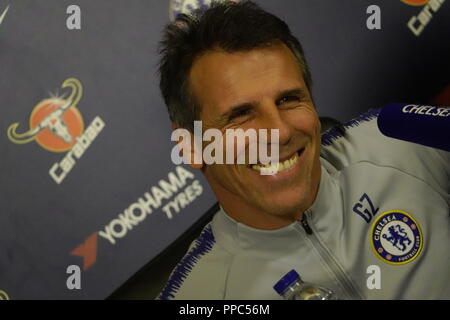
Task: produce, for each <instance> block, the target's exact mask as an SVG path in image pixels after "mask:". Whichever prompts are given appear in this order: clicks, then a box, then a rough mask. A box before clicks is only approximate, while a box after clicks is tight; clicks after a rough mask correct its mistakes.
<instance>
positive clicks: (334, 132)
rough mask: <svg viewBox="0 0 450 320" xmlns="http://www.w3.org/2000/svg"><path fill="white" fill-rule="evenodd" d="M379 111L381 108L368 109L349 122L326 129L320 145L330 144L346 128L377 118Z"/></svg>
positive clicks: (340, 135)
mask: <svg viewBox="0 0 450 320" xmlns="http://www.w3.org/2000/svg"><path fill="white" fill-rule="evenodd" d="M380 111H381V108H378V109H370V110H369V111H367V112H365V113H363V114H361V115H360V116H358V117H356V118H354V119H353V120H350V121H349V122H346V123H344V124H342V125H338V126H335V127H333V128H331V129H328V130H327V131H325V132H324V133H323V134H322V136H321V140H322V146H330V145H331V144H332V143H333V142H334V141H336V140H338V139H339V138H341V137H343V136H344V135H345V130H346V129H350V128H354V127H357V126H359V125H360V124H362V123H364V122H369V121H371V120H373V119H376V118H378V115H379V114H380Z"/></svg>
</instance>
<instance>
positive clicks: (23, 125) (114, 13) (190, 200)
mask: <svg viewBox="0 0 450 320" xmlns="http://www.w3.org/2000/svg"><path fill="white" fill-rule="evenodd" d="M256 2H257V3H259V4H261V6H262V7H264V8H266V9H268V10H269V11H271V12H273V13H275V14H277V15H279V16H280V17H281V18H283V19H285V20H286V22H287V23H288V24H289V25H290V27H291V29H292V30H293V32H294V34H295V35H296V36H298V38H299V39H300V41H301V42H302V44H303V46H304V49H305V52H306V57H307V59H308V61H309V64H310V67H311V70H312V74H313V81H314V87H313V94H314V98H315V102H316V105H317V108H318V111H319V114H320V115H321V116H329V117H333V118H336V119H338V120H340V121H346V120H349V119H350V118H352V117H354V116H356V115H358V114H360V113H361V112H363V111H366V110H367V109H369V108H373V107H380V106H382V105H384V104H385V103H387V102H390V101H399V102H400V101H401V102H414V103H429V102H431V101H433V99H434V98H435V97H437V98H436V99H437V100H436V99H435V100H434V101H438V102H439V103H443V104H444V103H447V104H448V103H449V101H448V100H446V99H448V96H449V94H448V90H449V89H448V88H449V87H448V85H449V84H450V76H449V74H450V63H449V57H450V42H449V41H448V39H450V1H448V0H447V1H445V0H429V1H423V0H403V1H401V0H383V1H381V0H378V1H376V0H375V1H372V0H371V1H368V0H342V1H331V0H315V1H312V0H300V1H299V0H283V1H279V0H278V1H274V0H260V1H256ZM208 3H209V1H195V0H185V1H183V0H177V1H163V0H129V1H123V0H95V1H91V0H71V1H66V0H40V1H33V0H14V1H13V0H0V115H1V116H0V204H1V212H0V298H10V299H52V298H57V299H95V298H100V299H102V298H106V297H107V296H109V295H110V294H111V293H112V292H113V291H114V290H116V289H117V288H118V287H120V285H122V284H123V283H124V282H125V281H126V280H127V279H129V278H130V277H131V276H132V275H133V274H134V273H135V272H137V271H138V270H139V269H140V268H142V266H144V265H145V264H147V263H148V262H149V261H151V260H152V259H153V258H154V257H155V256H157V255H158V254H159V253H161V252H162V251H163V250H164V249H166V248H167V247H168V246H169V245H170V244H171V243H172V242H173V241H175V240H176V239H177V238H178V237H179V236H180V235H181V234H182V233H183V232H184V231H186V230H187V229H188V228H189V227H190V226H191V225H192V224H193V223H194V222H195V221H197V220H198V219H199V218H200V217H201V216H202V215H203V214H204V213H205V212H206V211H207V210H208V209H209V208H210V207H211V206H212V205H213V204H214V203H215V202H216V199H215V197H214V195H213V193H212V192H211V190H210V188H209V187H208V185H207V183H206V181H205V179H204V178H203V176H202V175H201V173H199V172H196V171H193V170H192V169H191V168H189V167H187V166H176V165H174V164H173V163H172V161H171V158H170V154H171V151H172V147H173V144H172V142H171V141H170V133H171V124H170V121H169V118H168V115H167V113H166V109H165V106H164V103H163V101H162V98H161V96H160V93H159V89H158V76H157V64H158V56H157V46H158V42H159V40H160V37H161V33H162V29H163V27H164V25H165V24H166V23H168V22H169V21H170V19H171V18H173V17H174V16H175V15H176V14H177V13H178V12H181V11H189V10H192V9H193V8H195V7H198V6H200V5H207V4H208ZM371 5H377V6H378V9H379V12H380V15H379V16H380V18H381V20H380V21H381V29H373V30H371V29H369V28H368V27H367V22H368V19H370V17H371V13H367V9H368V7H369V6H371ZM70 265H76V266H79V267H80V268H81V272H82V283H81V285H82V289H81V290H69V289H68V287H67V279H68V277H69V276H70V274H68V273H67V268H68V266H70Z"/></svg>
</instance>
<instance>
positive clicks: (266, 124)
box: [259, 102, 293, 146]
mask: <svg viewBox="0 0 450 320" xmlns="http://www.w3.org/2000/svg"><path fill="white" fill-rule="evenodd" d="M261 109H262V112H261V117H260V124H259V125H260V128H262V129H267V131H268V135H269V137H270V138H269V140H268V142H269V143H270V142H272V136H271V129H277V130H278V133H279V144H280V146H283V145H288V144H289V142H290V141H291V139H292V134H293V130H292V126H291V125H290V123H289V119H287V118H286V116H284V115H283V114H282V112H281V111H280V109H279V108H278V106H277V105H276V104H275V103H274V102H272V103H269V104H267V105H266V106H263V107H262V108H261Z"/></svg>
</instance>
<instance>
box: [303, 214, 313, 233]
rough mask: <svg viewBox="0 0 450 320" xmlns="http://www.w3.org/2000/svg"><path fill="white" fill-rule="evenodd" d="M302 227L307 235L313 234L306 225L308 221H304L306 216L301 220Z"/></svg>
mask: <svg viewBox="0 0 450 320" xmlns="http://www.w3.org/2000/svg"><path fill="white" fill-rule="evenodd" d="M302 226H303V229H305V231H306V233H307V234H312V233H313V232H312V229H311V227H310V226H309V224H308V220H306V216H305V215H304V216H303V219H302Z"/></svg>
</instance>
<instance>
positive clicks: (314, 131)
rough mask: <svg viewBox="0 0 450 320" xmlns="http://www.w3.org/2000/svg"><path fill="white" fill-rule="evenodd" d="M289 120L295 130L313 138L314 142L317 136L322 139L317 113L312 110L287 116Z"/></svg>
mask: <svg viewBox="0 0 450 320" xmlns="http://www.w3.org/2000/svg"><path fill="white" fill-rule="evenodd" d="M287 120H288V121H289V122H290V123H291V125H292V126H293V128H295V129H296V130H297V131H300V132H302V133H303V134H304V135H306V136H309V137H311V138H312V140H315V138H316V137H317V136H319V137H320V121H319V119H318V117H317V115H316V113H315V112H313V111H310V110H308V111H302V112H300V111H298V112H292V113H290V114H289V115H288V116H287Z"/></svg>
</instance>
